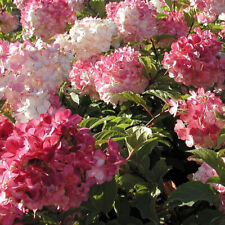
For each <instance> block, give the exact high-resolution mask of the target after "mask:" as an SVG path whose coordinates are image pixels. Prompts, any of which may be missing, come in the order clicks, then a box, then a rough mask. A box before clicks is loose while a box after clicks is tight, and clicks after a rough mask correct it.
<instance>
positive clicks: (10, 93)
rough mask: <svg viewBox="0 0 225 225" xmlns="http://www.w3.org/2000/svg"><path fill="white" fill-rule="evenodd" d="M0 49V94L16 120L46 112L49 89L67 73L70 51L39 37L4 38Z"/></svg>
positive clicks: (54, 86) (58, 82)
mask: <svg viewBox="0 0 225 225" xmlns="http://www.w3.org/2000/svg"><path fill="white" fill-rule="evenodd" d="M0 50H1V51H0V52H2V54H1V53H0V65H1V67H2V68H1V72H2V74H1V76H0V81H1V82H0V97H1V99H5V100H6V101H7V103H8V104H9V105H10V107H11V108H12V110H13V112H14V113H13V115H14V116H15V118H16V120H17V122H25V121H28V120H30V119H34V118H37V117H38V116H39V115H40V114H41V113H46V112H47V111H48V109H49V106H50V98H51V96H52V94H51V93H56V92H57V90H58V88H59V86H60V85H61V84H62V83H63V81H64V80H66V78H67V77H68V75H69V71H70V69H71V66H72V65H71V64H72V63H71V62H72V59H73V57H72V55H69V54H66V53H63V52H61V51H60V50H59V46H57V45H47V44H44V43H41V42H39V41H38V42H36V44H34V43H32V42H29V41H26V42H24V43H19V42H15V43H8V42H6V41H5V42H1V43H0ZM36 104H37V105H36Z"/></svg>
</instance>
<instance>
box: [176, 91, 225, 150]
mask: <svg viewBox="0 0 225 225" xmlns="http://www.w3.org/2000/svg"><path fill="white" fill-rule="evenodd" d="M190 94H191V96H190V97H189V98H188V99H187V100H186V101H182V100H179V102H178V113H177V115H179V116H180V119H179V120H177V123H176V125H175V128H174V129H175V131H176V133H177V135H178V137H179V138H180V139H182V140H184V141H185V142H186V145H187V146H188V147H192V146H193V145H194V146H195V147H196V148H215V147H216V143H217V139H218V135H219V133H220V131H221V129H222V128H223V127H224V125H225V122H224V121H221V120H219V119H217V118H216V111H217V112H219V113H222V112H223V110H222V108H223V107H224V106H225V105H224V104H223V103H222V101H221V100H220V98H219V97H216V96H215V94H214V93H211V92H209V91H208V92H205V91H204V89H202V88H200V89H198V91H197V93H196V92H194V91H191V92H190Z"/></svg>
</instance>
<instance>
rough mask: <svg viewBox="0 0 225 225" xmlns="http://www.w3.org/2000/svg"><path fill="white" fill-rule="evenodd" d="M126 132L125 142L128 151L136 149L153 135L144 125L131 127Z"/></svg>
mask: <svg viewBox="0 0 225 225" xmlns="http://www.w3.org/2000/svg"><path fill="white" fill-rule="evenodd" d="M127 134H128V137H127V138H126V143H127V146H128V150H129V151H133V150H135V151H136V150H138V149H139V148H140V147H142V146H143V145H144V144H145V143H146V142H147V141H149V140H150V139H151V138H152V137H153V135H152V130H151V129H150V128H148V127H144V126H135V127H132V128H130V129H128V130H127Z"/></svg>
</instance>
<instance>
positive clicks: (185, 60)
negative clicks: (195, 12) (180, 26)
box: [162, 28, 225, 88]
mask: <svg viewBox="0 0 225 225" xmlns="http://www.w3.org/2000/svg"><path fill="white" fill-rule="evenodd" d="M221 48H222V42H220V41H218V40H217V38H216V35H215V34H213V33H211V32H210V31H209V30H206V31H201V30H200V29H199V28H198V29H196V33H195V34H192V35H189V36H188V37H180V38H179V39H178V41H177V42H174V43H173V44H172V46H171V51H170V52H169V53H167V52H166V53H165V55H164V59H163V61H162V63H163V66H164V68H165V69H167V70H168V72H169V76H170V77H171V78H173V79H174V80H175V81H176V82H179V83H183V84H184V85H186V86H190V85H192V86H194V87H197V88H198V87H204V88H210V87H212V86H213V85H214V84H215V83H217V84H222V83H223V81H224V79H225V77H224V75H225V71H224V69H223V66H222V64H223V63H222V62H221V61H220V60H219V59H218V55H219V50H220V49H221Z"/></svg>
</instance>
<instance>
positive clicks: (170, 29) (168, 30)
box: [157, 10, 189, 47]
mask: <svg viewBox="0 0 225 225" xmlns="http://www.w3.org/2000/svg"><path fill="white" fill-rule="evenodd" d="M164 13H165V14H168V16H167V17H165V18H163V19H161V20H159V22H158V24H157V26H158V35H162V34H170V35H173V36H175V37H174V38H170V39H168V38H167V39H165V40H161V41H160V42H159V44H160V46H162V47H163V46H168V45H169V44H170V43H171V42H173V41H174V40H175V38H179V37H181V36H186V35H187V34H188V30H189V28H188V26H187V23H186V21H185V19H184V14H183V12H182V11H179V10H176V11H175V12H173V11H171V12H166V11H165V12H164Z"/></svg>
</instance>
